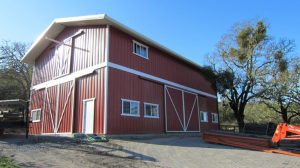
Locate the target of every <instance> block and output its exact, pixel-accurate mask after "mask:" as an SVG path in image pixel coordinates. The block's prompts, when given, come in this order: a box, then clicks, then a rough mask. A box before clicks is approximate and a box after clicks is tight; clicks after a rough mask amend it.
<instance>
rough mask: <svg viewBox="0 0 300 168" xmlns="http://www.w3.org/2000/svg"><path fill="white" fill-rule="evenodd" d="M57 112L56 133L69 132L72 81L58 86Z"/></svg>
mask: <svg viewBox="0 0 300 168" xmlns="http://www.w3.org/2000/svg"><path fill="white" fill-rule="evenodd" d="M59 87H60V88H59V94H60V95H59V104H58V105H59V106H58V107H59V108H58V109H59V111H58V113H57V115H58V116H57V128H58V130H57V132H58V133H66V132H71V131H72V129H71V120H72V103H73V102H72V97H73V81H70V82H66V83H63V84H61V85H60V86H59Z"/></svg>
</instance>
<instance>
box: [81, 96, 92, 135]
mask: <svg viewBox="0 0 300 168" xmlns="http://www.w3.org/2000/svg"><path fill="white" fill-rule="evenodd" d="M88 101H93V103H94V107H93V119H92V120H93V132H92V133H94V128H95V98H89V99H84V100H82V104H83V106H82V130H81V131H82V133H85V130H84V128H85V124H86V123H85V120H84V119H85V115H86V111H85V106H86V105H85V103H86V102H88Z"/></svg>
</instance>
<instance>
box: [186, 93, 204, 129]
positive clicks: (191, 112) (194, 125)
mask: <svg viewBox="0 0 300 168" xmlns="http://www.w3.org/2000/svg"><path fill="white" fill-rule="evenodd" d="M184 103H185V105H184V107H185V123H186V125H187V131H200V130H199V129H200V126H199V124H200V123H199V122H200V119H199V112H198V104H197V95H195V94H191V93H187V92H185V93H184Z"/></svg>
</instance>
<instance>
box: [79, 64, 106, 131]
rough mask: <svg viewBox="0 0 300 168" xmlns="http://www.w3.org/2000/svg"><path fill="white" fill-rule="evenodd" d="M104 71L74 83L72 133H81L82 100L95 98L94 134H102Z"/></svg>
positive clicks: (98, 71) (101, 70)
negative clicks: (74, 98)
mask: <svg viewBox="0 0 300 168" xmlns="http://www.w3.org/2000/svg"><path fill="white" fill-rule="evenodd" d="M104 72H105V70H104V69H99V70H97V71H95V72H94V74H92V75H89V76H86V77H82V78H80V79H78V80H77V82H76V96H75V97H76V100H75V102H76V103H75V105H76V106H75V114H74V131H75V132H79V133H81V132H82V120H83V118H82V115H83V100H84V99H90V98H95V114H94V133H97V134H102V133H103V118H104V117H103V115H104V86H105V81H104V80H105V78H104Z"/></svg>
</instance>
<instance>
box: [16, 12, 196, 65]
mask: <svg viewBox="0 0 300 168" xmlns="http://www.w3.org/2000/svg"><path fill="white" fill-rule="evenodd" d="M85 25H111V26H113V27H116V28H118V29H120V30H122V31H124V32H126V33H128V34H130V35H131V36H133V37H135V38H137V39H139V40H142V41H144V42H146V43H148V44H149V45H152V46H154V47H157V48H159V49H161V50H162V51H164V52H167V53H169V54H171V55H172V56H174V57H176V58H178V59H180V60H182V61H184V62H186V63H189V64H191V65H193V66H195V67H197V68H201V66H200V65H198V64H196V63H194V62H192V61H191V60H189V59H187V58H185V57H183V56H181V55H179V54H177V53H176V52H174V51H172V50H170V49H168V48H166V47H164V46H162V45H160V44H158V43H157V42H155V41H153V40H151V39H150V38H148V37H146V36H144V35H142V34H140V33H138V32H136V31H134V30H133V29H131V28H129V27H127V26H125V25H124V24H122V23H120V22H118V21H116V20H114V19H112V18H110V17H109V16H107V15H106V14H99V15H89V16H79V17H68V18H59V19H55V20H54V21H53V22H52V23H51V24H50V25H49V26H48V28H47V29H46V30H45V31H44V32H43V33H42V34H41V35H40V36H39V37H38V38H37V39H36V41H35V42H34V43H33V44H32V46H31V47H30V49H29V50H28V51H27V53H26V54H25V56H24V57H23V58H22V62H25V63H28V64H33V63H34V61H35V59H36V58H37V57H38V56H39V55H40V54H41V53H42V52H43V51H44V50H45V49H46V48H47V47H48V46H49V45H50V44H51V41H49V40H46V39H45V38H46V37H49V38H53V39H55V38H56V37H57V36H58V35H59V34H60V33H61V32H62V31H63V30H64V28H65V27H68V26H85Z"/></svg>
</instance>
